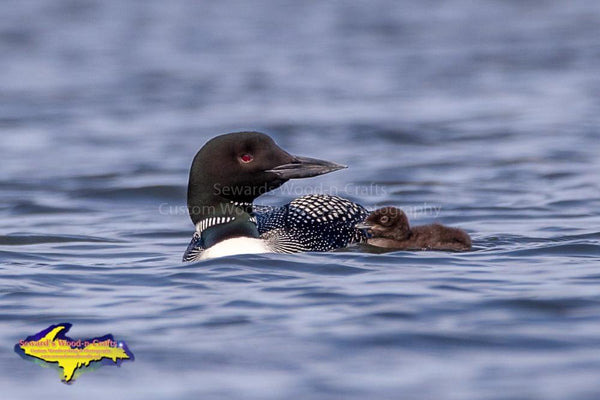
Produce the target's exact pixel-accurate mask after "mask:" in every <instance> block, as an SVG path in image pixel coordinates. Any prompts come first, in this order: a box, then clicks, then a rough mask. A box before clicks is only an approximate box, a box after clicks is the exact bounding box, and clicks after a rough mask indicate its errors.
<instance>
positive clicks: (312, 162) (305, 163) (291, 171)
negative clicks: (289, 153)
mask: <svg viewBox="0 0 600 400" xmlns="http://www.w3.org/2000/svg"><path fill="white" fill-rule="evenodd" d="M344 168H348V167H347V166H345V165H341V164H337V163H334V162H331V161H325V160H319V159H316V158H309V157H299V156H294V161H293V162H291V163H289V164H284V165H279V166H277V167H275V168H273V169H269V170H267V171H266V172H272V173H274V174H275V175H277V176H278V177H280V178H282V179H295V178H310V177H312V176H317V175H323V174H327V173H329V172H333V171H337V170H340V169H344Z"/></svg>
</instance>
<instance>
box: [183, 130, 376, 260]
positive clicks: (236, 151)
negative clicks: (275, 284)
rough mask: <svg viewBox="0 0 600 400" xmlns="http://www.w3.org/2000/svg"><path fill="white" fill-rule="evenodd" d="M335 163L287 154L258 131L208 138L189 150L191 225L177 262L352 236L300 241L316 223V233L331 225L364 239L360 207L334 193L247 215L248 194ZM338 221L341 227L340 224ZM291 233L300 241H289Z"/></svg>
mask: <svg viewBox="0 0 600 400" xmlns="http://www.w3.org/2000/svg"><path fill="white" fill-rule="evenodd" d="M342 168H346V167H345V166H343V165H340V164H336V163H333V162H329V161H324V160H318V159H314V158H308V157H299V156H293V155H290V154H289V153H287V152H286V151H284V150H283V149H281V148H280V147H279V146H277V145H276V144H275V142H274V141H273V139H271V138H270V137H269V136H267V135H265V134H263V133H259V132H236V133H229V134H225V135H221V136H217V137H215V138H213V139H211V140H209V141H208V142H207V143H206V144H205V145H204V146H203V147H202V148H201V149H200V151H198V153H197V154H196V156H195V157H194V161H193V162H192V167H191V169H190V176H189V183H188V195H187V203H188V211H189V214H190V218H191V219H192V222H193V223H194V225H195V226H196V232H195V233H194V236H193V238H192V241H191V242H190V245H189V246H188V248H187V250H186V252H185V254H184V256H183V261H195V260H198V259H205V258H212V257H221V256H225V255H233V254H250V253H266V252H296V251H306V250H312V249H321V248H323V249H328V250H329V249H332V248H338V247H343V246H342V245H346V244H347V243H349V242H351V241H352V240H354V237H352V238H346V239H344V240H340V239H336V240H332V241H331V242H332V243H331V244H330V245H329V247H328V246H322V244H323V243H320V244H319V245H318V246H313V247H311V246H309V245H307V244H306V241H309V239H310V237H311V235H314V234H315V231H316V230H318V229H316V228H317V227H319V226H320V227H321V228H323V232H321V233H320V234H321V236H323V235H326V234H327V233H330V232H331V231H332V230H335V229H336V228H337V229H338V231H340V232H341V233H340V235H342V234H344V235H346V236H350V235H357V238H356V240H360V239H361V237H362V238H363V241H364V236H361V235H362V233H361V232H360V231H359V230H357V229H356V228H355V227H354V225H355V224H356V223H358V222H360V221H362V220H364V218H365V217H366V215H367V213H366V210H364V209H363V208H362V206H359V205H354V203H352V202H350V201H348V200H343V199H339V198H335V200H333V196H323V197H321V198H320V199H321V201H320V202H317V198H311V201H313V200H314V202H315V204H313V207H312V208H311V207H310V204H307V197H310V196H305V197H301V198H298V199H296V200H295V201H292V202H291V203H290V204H288V205H286V206H284V207H282V208H280V209H277V210H274V211H271V212H267V213H261V214H258V215H254V214H253V210H252V202H253V201H254V199H256V198H257V197H258V196H260V195H262V194H264V193H266V192H268V191H270V190H273V189H275V188H277V187H279V186H281V185H282V184H284V183H285V182H287V181H288V180H289V179H297V178H308V177H313V176H317V175H322V174H326V173H329V172H333V171H337V170H339V169H342ZM329 201H331V203H330V202H329ZM351 206H356V207H357V210H358V211H356V212H354V213H353V214H352V215H354V218H353V219H350V218H349V214H348V212H349V211H348V209H349V208H351ZM340 207H341V208H340ZM311 210H312V211H311ZM313 211H314V214H315V215H316V217H314V218H313V217H312V214H311V213H312V212H313ZM303 213H305V214H306V215H308V216H310V217H311V218H313V220H310V218H308V219H307V218H304V228H305V229H304V230H303V227H302V224H301V221H302V218H303ZM325 214H327V215H325ZM363 214H364V216H363ZM322 216H325V217H326V218H321V217H322ZM259 221H260V222H259ZM340 226H344V227H346V226H347V227H346V230H343V229H340ZM286 227H289V228H290V229H285V228H286ZM357 232H358V233H357ZM294 236H297V239H298V240H297V242H299V243H300V245H295V244H294V243H295V241H294ZM332 236H334V235H332ZM340 244H341V245H340Z"/></svg>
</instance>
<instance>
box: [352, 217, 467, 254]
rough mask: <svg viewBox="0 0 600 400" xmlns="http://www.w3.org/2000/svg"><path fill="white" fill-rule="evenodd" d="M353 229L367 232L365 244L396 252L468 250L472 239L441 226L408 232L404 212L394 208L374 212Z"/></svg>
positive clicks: (424, 227) (421, 227)
mask: <svg viewBox="0 0 600 400" xmlns="http://www.w3.org/2000/svg"><path fill="white" fill-rule="evenodd" d="M356 227H357V228H360V229H365V230H367V231H368V234H369V238H368V239H367V243H368V244H370V245H373V246H377V247H384V248H388V249H395V250H451V251H467V250H470V249H471V238H470V237H469V235H468V234H467V233H466V232H465V231H463V230H461V229H457V228H450V227H447V226H444V225H440V224H433V225H423V226H416V227H412V228H411V227H410V225H409V223H408V218H407V217H406V214H405V213H404V211H402V210H400V209H399V208H395V207H383V208H379V209H377V210H375V211H373V212H372V213H371V215H369V217H368V218H367V219H366V220H365V221H364V222H362V223H359V224H357V225H356Z"/></svg>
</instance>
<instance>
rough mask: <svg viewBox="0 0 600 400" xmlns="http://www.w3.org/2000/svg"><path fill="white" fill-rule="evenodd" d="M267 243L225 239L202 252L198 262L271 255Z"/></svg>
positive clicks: (243, 239)
mask: <svg viewBox="0 0 600 400" xmlns="http://www.w3.org/2000/svg"><path fill="white" fill-rule="evenodd" d="M272 252H273V250H271V249H270V248H269V247H268V246H267V243H266V242H265V241H264V240H262V239H257V238H249V237H236V238H231V239H225V240H223V241H221V242H219V243H217V244H215V245H214V246H211V247H209V248H208V249H206V250H204V251H203V252H202V254H201V255H200V257H199V258H198V259H199V260H208V259H210V258H218V257H226V256H235V255H238V254H261V253H272Z"/></svg>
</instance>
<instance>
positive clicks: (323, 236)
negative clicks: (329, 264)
mask: <svg viewBox="0 0 600 400" xmlns="http://www.w3.org/2000/svg"><path fill="white" fill-rule="evenodd" d="M368 215H369V212H368V211H367V210H366V209H365V208H364V207H363V206H361V205H360V204H357V203H354V202H352V201H350V200H347V199H343V198H341V197H337V196H330V195H321V194H318V195H317V194H313V195H307V196H302V197H299V198H297V199H294V200H293V201H292V202H291V203H289V204H286V205H285V206H283V207H281V208H277V209H275V210H271V211H269V212H262V213H261V212H257V213H256V217H257V225H258V232H259V234H260V235H261V236H260V237H261V238H263V239H265V240H266V241H267V242H268V243H269V246H271V247H272V248H273V249H274V250H275V251H277V252H281V253H297V252H303V251H331V250H335V249H339V248H343V247H346V246H348V245H350V244H352V243H359V242H364V241H365V240H366V237H365V233H364V231H363V230H360V229H356V228H355V225H356V224H358V223H359V222H362V221H364V220H365V219H366V218H367V216H368Z"/></svg>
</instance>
